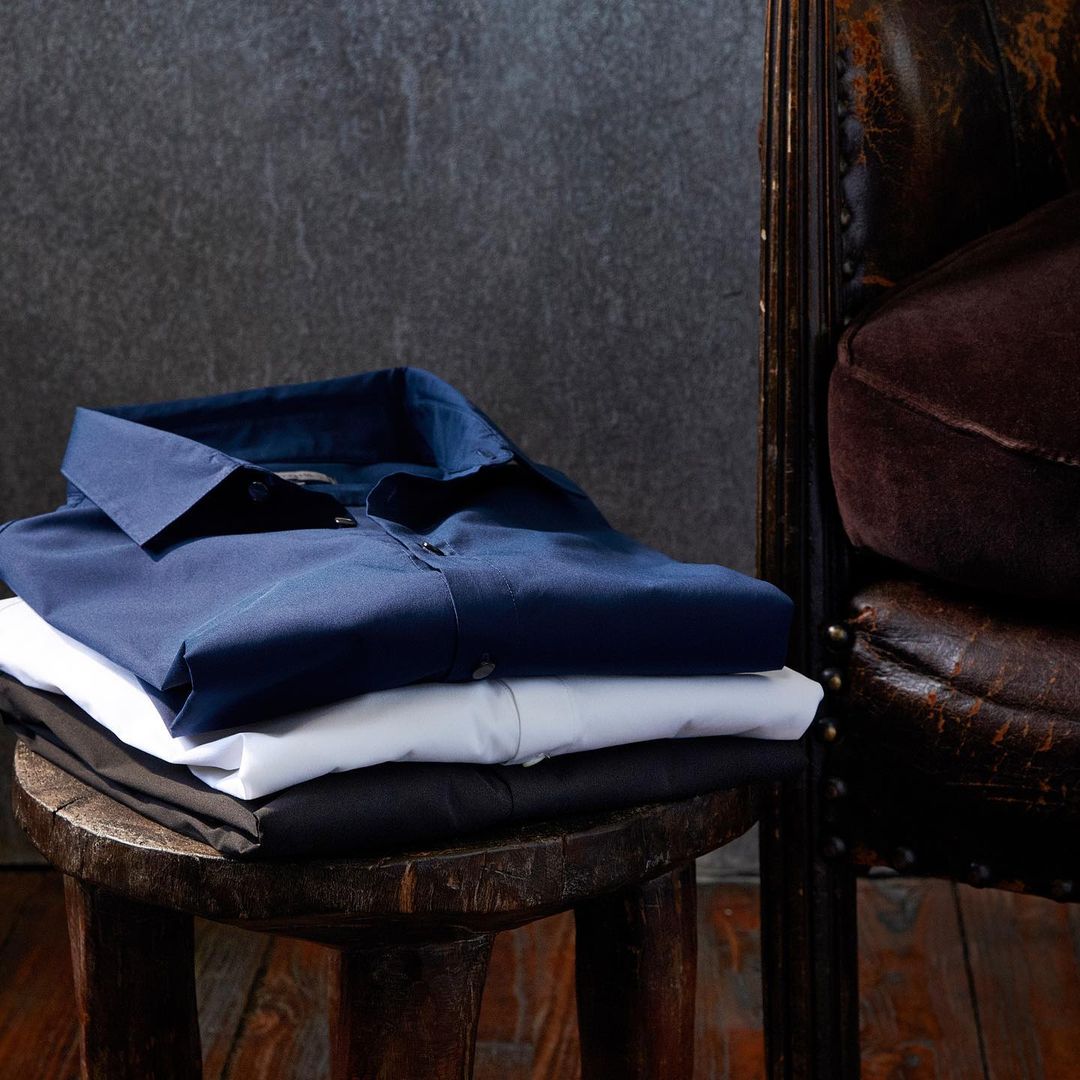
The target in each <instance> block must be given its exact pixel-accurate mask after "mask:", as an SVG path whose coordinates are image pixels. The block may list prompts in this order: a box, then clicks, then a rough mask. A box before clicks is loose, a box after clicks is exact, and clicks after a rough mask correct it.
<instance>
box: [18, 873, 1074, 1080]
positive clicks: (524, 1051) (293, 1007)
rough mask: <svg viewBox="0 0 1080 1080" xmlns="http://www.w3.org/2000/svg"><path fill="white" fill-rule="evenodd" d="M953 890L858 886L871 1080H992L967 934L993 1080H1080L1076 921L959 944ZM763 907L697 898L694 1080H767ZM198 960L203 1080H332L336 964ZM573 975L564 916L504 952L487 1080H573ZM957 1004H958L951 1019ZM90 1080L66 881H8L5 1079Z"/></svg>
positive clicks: (237, 944) (212, 939)
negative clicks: (966, 1004)
mask: <svg viewBox="0 0 1080 1080" xmlns="http://www.w3.org/2000/svg"><path fill="white" fill-rule="evenodd" d="M949 888H950V887H949V886H948V885H947V884H945V883H941V882H905V881H885V882H879V881H869V882H863V883H861V885H860V888H859V902H860V907H861V922H862V924H863V939H862V954H861V963H860V971H861V976H862V985H863V990H864V993H863V1011H862V1029H863V1038H864V1051H865V1053H864V1065H863V1067H864V1074H865V1075H866V1076H868V1077H890V1080H891V1078H894V1077H896V1078H905V1077H906V1078H918V1080H923V1078H927V1077H934V1076H935V1075H939V1076H941V1075H946V1073H945V1071H944V1070H945V1069H946V1068H951V1069H953V1070H954V1072H953V1073H952V1074H951V1075H952V1076H953V1077H954V1078H955V1080H967V1078H969V1077H982V1075H983V1073H982V1063H981V1061H980V1058H979V1053H978V1045H977V1039H974V1038H973V1037H972V1024H973V1023H974V1021H973V1020H972V1019H971V1015H970V1013H969V1014H967V1015H965V1010H964V1009H963V1008H959V1007H958V1004H957V1000H958V1002H959V1005H960V1006H962V1005H963V993H964V991H963V989H962V985H961V986H958V982H957V981H958V980H959V981H960V983H961V984H962V983H963V979H964V976H963V970H964V969H963V965H964V958H963V953H964V945H963V942H964V934H965V933H966V940H967V947H968V951H969V954H970V961H971V966H972V971H973V976H974V978H973V982H974V986H975V991H976V1001H977V1003H978V1011H979V1014H980V1016H981V1018H982V1034H983V1038H984V1040H985V1043H986V1053H987V1062H988V1066H989V1072H990V1076H991V1077H992V1080H1006V1078H1008V1080H1012V1077H1014V1076H1016V1077H1018V1078H1021V1080H1022V1078H1023V1077H1024V1076H1025V1073H1024V1072H1023V1071H1020V1070H1019V1069H1018V1067H1017V1061H1018V1060H1019V1061H1020V1062H1021V1063H1022V1062H1024V1061H1025V1060H1027V1061H1028V1062H1031V1061H1041V1063H1042V1067H1043V1069H1044V1073H1043V1074H1040V1073H1038V1072H1032V1073H1029V1074H1028V1075H1030V1076H1032V1077H1035V1076H1042V1075H1045V1077H1046V1080H1071V1078H1072V1077H1073V1076H1074V1075H1075V1071H1074V1070H1073V1068H1072V1062H1073V1059H1074V1056H1075V1053H1074V1050H1075V1047H1076V1046H1080V1020H1078V1019H1077V1017H1076V1008H1077V1006H1076V1004H1075V1002H1076V1001H1077V1000H1080V994H1077V993H1076V991H1075V990H1074V989H1070V986H1071V985H1075V981H1076V980H1080V911H1078V910H1077V909H1075V908H1070V907H1065V906H1060V907H1058V906H1051V905H1050V904H1049V903H1047V902H1045V901H1040V900H1038V899H1034V898H1031V897H1023V896H1011V895H1008V894H1004V893H999V892H977V893H976V892H968V890H966V889H963V888H961V889H960V890H959V893H960V896H961V910H962V912H963V926H961V923H960V921H958V920H957V919H956V916H955V910H956V909H955V906H952V907H951V906H950V900H949ZM927 892H932V893H934V894H935V895H934V897H932V898H930V899H928V898H927V897H926V896H925V894H926V893H927ZM972 902H973V903H974V906H975V908H979V909H980V910H979V912H978V913H977V914H976V913H974V908H972ZM983 905H985V906H983ZM1002 905H1005V907H1004V908H1002ZM757 906H758V893H757V889H756V888H755V887H754V886H752V885H738V884H730V883H729V884H725V885H717V886H709V887H707V888H704V889H701V890H699V902H698V909H699V915H698V941H699V966H698V971H699V978H698V1008H697V1037H696V1043H695V1045H696V1061H695V1070H694V1075H695V1078H696V1080H758V1078H760V1077H762V1076H763V1075H764V1072H763V1064H762V1062H763V1047H762V1037H761V1016H760V1004H759V998H758V995H759V993H760V983H759V978H758V972H759V969H760V962H761V953H760V931H759V925H758V916H757ZM1007 924H1011V926H1012V929H1009V928H1008V925H1007ZM5 927H6V928H7V929H8V931H9V932H7V933H5ZM264 946H265V947H264ZM1028 950H1030V952H1028ZM196 957H197V972H198V982H199V1000H200V1020H201V1023H202V1028H203V1032H204V1036H206V1037H205V1038H204V1047H205V1062H206V1067H205V1076H206V1078H207V1080H222V1078H223V1077H227V1078H228V1080H325V1078H326V1076H327V1075H328V1070H329V1042H328V1038H327V1023H326V1016H327V997H328V994H327V990H328V982H327V971H328V963H329V957H330V951H329V950H328V949H326V948H324V947H322V946H319V945H314V944H310V943H308V942H302V941H293V940H288V939H285V938H277V939H270V938H267V937H265V936H263V935H258V934H250V933H245V932H243V931H240V930H237V929H236V928H234V927H229V926H222V925H216V924H202V925H200V926H198V928H197V950H196ZM573 969H574V930H573V919H572V917H571V916H570V915H569V914H565V915H559V916H556V917H554V918H551V919H544V920H540V921H537V922H535V923H531V924H529V925H528V926H525V927H522V928H521V929H519V930H513V931H510V932H507V933H505V934H500V935H499V937H498V939H497V940H496V945H495V948H494V950H493V953H492V960H491V967H490V973H489V976H488V982H487V988H486V990H485V995H484V1000H483V1004H482V1007H481V1012H480V1030H479V1036H478V1041H477V1070H476V1077H477V1080H578V1077H579V1070H578V1060H577V1053H578V1050H577V1047H578V1040H577V1030H576V1028H577V1024H576V1015H575V1006H574V986H573ZM1044 969H1049V972H1047V971H1046V970H1044ZM986 972H989V973H990V976H991V977H986V974H985V973H986ZM234 980H235V987H236V990H235V994H233V995H232V999H230V994H229V988H230V986H231V985H232V984H233V981H234ZM932 984H933V985H932ZM1040 987H1041V989H1040ZM948 995H951V996H952V997H953V998H954V999H957V1000H954V1001H951V1002H950V1001H948V1000H945V1001H944V1003H942V999H943V998H945V997H946V996H948ZM237 1002H239V1005H240V1010H241V1015H240V1016H239V1017H238V1016H237V1015H236V1009H237ZM211 1032H215V1033H216V1034H214V1035H210V1034H209V1033H211ZM219 1042H220V1044H221V1045H222V1046H224V1053H225V1057H226V1058H227V1059H228V1060H227V1067H226V1062H225V1061H224V1060H223V1059H222V1057H221V1054H220V1051H218V1050H215V1047H216V1046H217V1045H218V1044H219ZM1010 1042H1012V1043H1013V1044H1014V1045H1012V1046H1010V1045H1009V1043H1010ZM1017 1042H1020V1043H1022V1044H1023V1052H1024V1053H1027V1054H1028V1057H1027V1058H1026V1059H1025V1058H1023V1057H1018V1051H1017V1049H1016V1046H1015V1043H1017ZM912 1046H914V1047H915V1050H914V1052H913V1053H912V1055H911V1060H909V1061H905V1055H904V1053H903V1051H905V1050H907V1049H910V1048H911V1047H912ZM927 1046H930V1047H931V1048H932V1053H930V1054H928V1053H927V1052H926V1047H927ZM898 1052H899V1056H898ZM915 1054H917V1055H918V1061H919V1064H918V1065H916V1064H915ZM1036 1055H1037V1056H1036ZM214 1062H216V1064H215V1063H214ZM1022 1067H1025V1066H1023V1065H1022V1066H1021V1067H1020V1068H1022ZM935 1069H936V1070H938V1071H937V1072H935V1071H934V1070H935ZM77 1072H78V1064H77V1059H76V1042H75V1027H74V998H73V993H72V986H71V979H70V974H69V962H68V955H67V935H66V933H65V929H64V910H63V897H62V889H61V887H60V880H59V875H56V874H52V873H51V872H41V871H31V872H18V873H15V872H9V873H0V1076H2V1077H4V1078H5V1080H6V1078H7V1077H8V1076H11V1077H14V1078H17V1080H74V1078H75V1077H76V1075H77Z"/></svg>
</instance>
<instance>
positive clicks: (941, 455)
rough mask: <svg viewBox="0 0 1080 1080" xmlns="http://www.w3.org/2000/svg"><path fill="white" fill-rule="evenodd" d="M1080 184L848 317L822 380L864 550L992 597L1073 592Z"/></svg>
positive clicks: (839, 482)
mask: <svg viewBox="0 0 1080 1080" xmlns="http://www.w3.org/2000/svg"><path fill="white" fill-rule="evenodd" d="M1078 282H1080V192H1074V193H1070V194H1069V195H1066V196H1064V197H1062V198H1060V199H1056V200H1054V201H1052V202H1050V203H1048V204H1047V205H1045V206H1043V207H1040V208H1039V209H1038V210H1035V211H1033V212H1032V213H1030V214H1028V215H1026V216H1025V217H1024V218H1022V219H1021V220H1020V221H1018V222H1014V223H1013V224H1012V225H1010V226H1007V227H1006V228H1004V229H1000V230H997V231H996V232H994V233H992V234H990V235H989V236H986V237H982V238H980V239H979V240H977V241H974V242H973V243H971V244H970V245H968V246H967V247H966V248H964V249H962V250H961V251H960V252H958V253H955V254H953V255H951V256H948V257H947V258H946V259H944V260H942V261H941V262H939V263H937V264H935V266H934V267H932V268H931V269H930V270H928V271H926V272H924V273H923V274H920V275H917V276H916V277H915V278H913V279H911V280H909V281H908V282H907V283H906V284H905V285H902V286H898V287H897V288H896V289H894V290H891V291H890V292H889V293H888V294H887V296H886V297H885V298H884V302H883V303H880V304H878V305H875V306H874V308H873V310H872V311H870V312H869V313H868V314H864V315H863V316H860V317H859V318H857V319H856V320H855V322H854V323H853V324H852V325H851V326H850V327H849V329H848V330H847V332H846V333H845V335H844V337H843V339H842V340H841V343H840V350H839V358H838V360H837V363H836V365H835V367H834V368H833V371H832V375H831V379H830V385H829V450H830V462H831V468H832V478H833V486H834V488H835V491H836V499H837V505H838V507H839V510H840V515H841V518H842V520H843V523H844V527H845V529H846V531H847V535H848V537H849V539H850V540H851V542H852V543H853V544H855V545H856V547H860V548H867V549H869V550H871V551H874V552H877V553H878V554H880V555H885V556H888V557H889V558H891V559H895V560H897V561H898V562H900V563H902V564H903V565H905V566H908V567H911V568H913V569H915V570H919V571H921V572H923V573H926V574H929V575H933V576H935V577H938V578H940V579H943V580H947V581H954V582H957V583H960V584H965V585H969V586H972V587H975V588H983V589H988V590H991V591H993V592H1010V593H1015V594H1018V595H1022V596H1043V597H1048V598H1051V599H1053V598H1062V597H1069V598H1072V599H1080V544H1078V543H1077V523H1078V522H1080V424H1078V423H1077V417H1078V416H1080V379H1078V378H1077V357H1078V355H1080V304H1078V303H1077V283H1078Z"/></svg>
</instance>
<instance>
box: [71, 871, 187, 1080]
mask: <svg viewBox="0 0 1080 1080" xmlns="http://www.w3.org/2000/svg"><path fill="white" fill-rule="evenodd" d="M64 892H65V898H66V901H67V919H68V935H69V936H70V938H71V962H72V968H73V969H74V973H75V1003H76V1007H77V1009H78V1016H79V1026H80V1039H81V1044H80V1050H81V1056H82V1076H83V1080H146V1078H147V1077H153V1078H154V1080H197V1078H198V1077H199V1076H201V1075H202V1053H201V1051H200V1048H199V1017H198V1012H197V1010H196V1006H195V948H194V930H193V927H192V921H191V916H190V915H184V914H181V913H180V912H177V911H168V910H166V909H165V908H158V907H150V906H148V905H146V904H140V903H137V902H135V901H132V900H126V899H124V898H123V897H122V896H118V895H116V894H115V893H110V892H106V891H105V890H104V889H99V888H97V887H96V886H94V885H87V884H86V883H84V882H81V881H78V880H77V879H75V878H72V877H66V878H65V879H64Z"/></svg>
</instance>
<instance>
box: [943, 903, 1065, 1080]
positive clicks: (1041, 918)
mask: <svg viewBox="0 0 1080 1080" xmlns="http://www.w3.org/2000/svg"><path fill="white" fill-rule="evenodd" d="M957 896H958V900H959V906H960V913H961V917H962V919H963V923H964V930H965V936H966V938H967V941H968V959H969V963H970V965H971V979H972V985H973V987H974V990H975V995H976V998H977V1000H978V1002H979V1017H980V1020H981V1021H982V1032H983V1041H984V1043H985V1046H986V1058H987V1063H988V1065H989V1080H1071V1078H1072V1077H1074V1076H1076V1075H1077V1056H1078V1053H1080V964H1078V958H1080V912H1078V911H1077V910H1076V908H1075V907H1073V906H1072V905H1064V904H1057V903H1054V902H1053V901H1052V900H1045V899H1042V898H1040V897H1024V898H1021V897H1019V896H1017V895H1015V894H1013V893H1008V892H1002V891H998V890H977V889H971V888H968V887H966V886H963V885H961V886H958V887H957Z"/></svg>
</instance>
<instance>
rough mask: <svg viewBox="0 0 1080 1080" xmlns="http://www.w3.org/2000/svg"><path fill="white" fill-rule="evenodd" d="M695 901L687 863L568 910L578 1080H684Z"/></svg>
mask: <svg viewBox="0 0 1080 1080" xmlns="http://www.w3.org/2000/svg"><path fill="white" fill-rule="evenodd" d="M696 901H697V894H696V882H695V876H694V864H693V863H688V864H687V865H685V866H683V867H680V868H678V869H677V870H673V871H671V873H668V874H664V875H663V876H662V877H658V878H655V879H653V880H652V881H647V882H645V883H644V884H643V885H640V886H637V887H636V888H633V889H626V890H623V891H622V892H618V893H615V894H613V895H612V896H605V897H601V898H600V899H598V900H591V901H589V902H588V903H585V904H581V905H580V906H579V907H577V908H576V910H575V917H576V919H577V1000H578V1026H579V1028H580V1030H581V1074H582V1077H583V1080H690V1077H691V1075H692V1074H693V1071H694V992H695V981H696V975H697V922H696V912H697V903H696Z"/></svg>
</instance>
